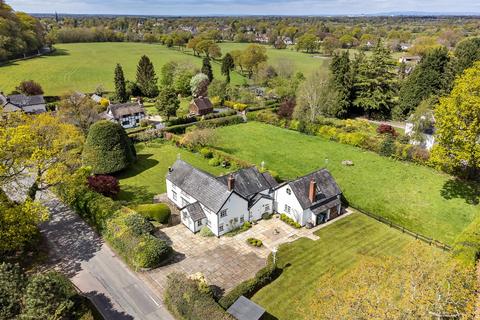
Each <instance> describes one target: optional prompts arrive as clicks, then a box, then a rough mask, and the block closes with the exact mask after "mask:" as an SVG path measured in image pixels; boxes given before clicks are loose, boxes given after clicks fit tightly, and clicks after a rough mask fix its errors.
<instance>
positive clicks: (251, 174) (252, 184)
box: [217, 167, 278, 198]
mask: <svg viewBox="0 0 480 320" xmlns="http://www.w3.org/2000/svg"><path fill="white" fill-rule="evenodd" d="M230 175H233V177H234V178H235V182H234V184H233V190H234V191H235V192H237V193H238V194H240V195H241V196H242V197H244V198H249V197H251V196H253V195H255V194H256V193H258V192H261V191H264V190H268V189H271V188H273V187H276V186H277V185H278V183H277V182H276V181H275V179H273V177H272V176H271V175H270V174H268V173H266V172H265V173H263V174H262V173H260V171H258V169H257V168H255V167H250V168H246V169H240V170H238V171H237V172H234V173H231V174H227V175H224V176H221V177H218V178H217V179H218V181H220V182H222V183H223V184H224V185H226V186H228V178H229V176H230ZM270 178H271V179H270Z"/></svg>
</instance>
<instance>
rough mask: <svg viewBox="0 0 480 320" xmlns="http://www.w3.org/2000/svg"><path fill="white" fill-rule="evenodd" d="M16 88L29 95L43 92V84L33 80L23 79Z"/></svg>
mask: <svg viewBox="0 0 480 320" xmlns="http://www.w3.org/2000/svg"><path fill="white" fill-rule="evenodd" d="M15 89H16V90H17V91H18V92H20V93H23V94H25V95H27V96H36V95H39V94H43V89H42V86H41V85H40V84H39V83H38V82H35V81H33V80H28V81H22V82H20V84H19V85H18V86H17V87H16V88H15Z"/></svg>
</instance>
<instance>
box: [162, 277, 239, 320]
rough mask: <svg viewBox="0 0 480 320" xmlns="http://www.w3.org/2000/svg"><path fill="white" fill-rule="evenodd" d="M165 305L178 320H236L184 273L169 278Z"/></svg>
mask: <svg viewBox="0 0 480 320" xmlns="http://www.w3.org/2000/svg"><path fill="white" fill-rule="evenodd" d="M164 298H165V305H166V306H167V308H168V310H169V311H170V312H171V313H172V314H173V316H174V317H175V318H176V319H181V320H205V319H215V320H234V318H233V317H232V316H231V315H230V314H228V313H227V312H226V311H225V310H223V309H222V308H221V307H220V306H219V305H218V304H217V303H216V302H215V300H214V299H213V297H212V295H211V294H209V293H207V292H205V291H204V290H201V289H200V283H199V282H197V281H195V280H192V279H189V278H188V277H187V276H186V275H185V274H184V273H177V272H174V273H171V274H169V275H168V276H167V285H166V289H165V296H164Z"/></svg>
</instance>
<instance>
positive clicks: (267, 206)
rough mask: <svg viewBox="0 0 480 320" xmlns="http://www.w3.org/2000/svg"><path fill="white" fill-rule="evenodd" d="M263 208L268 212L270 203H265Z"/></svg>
mask: <svg viewBox="0 0 480 320" xmlns="http://www.w3.org/2000/svg"><path fill="white" fill-rule="evenodd" d="M264 210H265V212H270V205H269V204H266V205H265V208H264Z"/></svg>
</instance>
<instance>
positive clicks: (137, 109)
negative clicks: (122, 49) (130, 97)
mask: <svg viewBox="0 0 480 320" xmlns="http://www.w3.org/2000/svg"><path fill="white" fill-rule="evenodd" d="M108 111H110V112H111V113H112V115H113V117H114V118H115V119H119V118H121V117H122V116H128V115H131V114H134V113H142V112H143V113H145V109H143V106H142V105H141V104H138V103H136V102H127V103H118V104H112V105H110V106H108V110H107V113H108Z"/></svg>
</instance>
